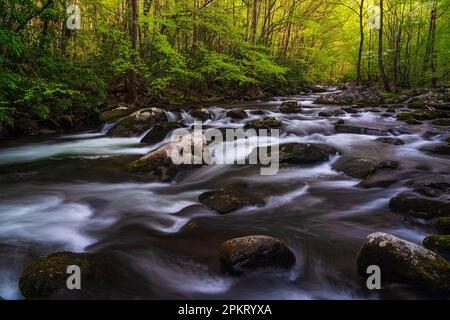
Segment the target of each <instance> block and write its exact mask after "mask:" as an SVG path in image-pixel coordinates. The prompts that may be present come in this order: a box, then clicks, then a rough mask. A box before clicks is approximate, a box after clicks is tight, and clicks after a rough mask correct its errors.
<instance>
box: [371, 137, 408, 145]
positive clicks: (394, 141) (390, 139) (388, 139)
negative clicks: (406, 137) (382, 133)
mask: <svg viewBox="0 0 450 320" xmlns="http://www.w3.org/2000/svg"><path fill="white" fill-rule="evenodd" d="M375 141H378V142H381V143H387V144H393V145H396V146H400V145H402V144H405V143H404V142H403V141H402V140H401V139H399V138H394V137H380V138H376V139H375Z"/></svg>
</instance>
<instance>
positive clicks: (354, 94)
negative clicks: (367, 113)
mask: <svg viewBox="0 0 450 320" xmlns="http://www.w3.org/2000/svg"><path fill="white" fill-rule="evenodd" d="M382 102H383V98H382V97H381V95H380V93H379V92H378V91H377V90H375V89H367V88H348V89H346V90H343V91H341V92H335V93H330V94H324V95H322V96H320V97H319V98H318V99H316V101H314V103H316V104H335V105H352V104H356V105H373V106H377V105H380V104H381V103H382Z"/></svg>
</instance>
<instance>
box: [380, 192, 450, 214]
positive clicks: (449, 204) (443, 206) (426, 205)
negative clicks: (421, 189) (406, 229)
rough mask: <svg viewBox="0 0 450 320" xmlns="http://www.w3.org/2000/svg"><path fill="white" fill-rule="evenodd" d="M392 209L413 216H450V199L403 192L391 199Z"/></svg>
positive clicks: (390, 205)
mask: <svg viewBox="0 0 450 320" xmlns="http://www.w3.org/2000/svg"><path fill="white" fill-rule="evenodd" d="M389 207H390V208H391V210H392V211H394V212H397V213H401V214H408V215H411V216H413V217H418V218H425V219H432V218H436V217H448V216H450V201H447V200H438V199H430V198H423V197H417V196H415V195H408V194H401V195H399V196H397V197H394V198H392V199H391V200H390V201H389Z"/></svg>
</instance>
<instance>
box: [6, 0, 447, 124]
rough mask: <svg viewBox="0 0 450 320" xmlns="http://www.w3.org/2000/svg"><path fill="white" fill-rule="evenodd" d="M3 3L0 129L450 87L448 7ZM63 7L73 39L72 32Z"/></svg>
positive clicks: (233, 1)
mask: <svg viewBox="0 0 450 320" xmlns="http://www.w3.org/2000/svg"><path fill="white" fill-rule="evenodd" d="M0 2H1V6H0V51H1V55H0V124H1V123H3V124H7V125H13V122H14V121H15V119H17V118H20V115H21V114H32V115H34V116H36V117H40V118H43V119H45V118H47V117H48V116H49V114H51V113H52V112H68V110H71V109H72V108H75V107H77V108H80V107H82V108H88V109H95V108H97V106H98V103H99V102H101V101H104V100H106V99H107V97H108V96H110V95H111V94H112V93H114V92H116V91H120V90H123V91H126V92H127V95H126V96H127V99H128V101H129V102H132V103H134V102H136V101H137V99H138V98H139V97H146V98H147V99H150V100H152V99H153V100H158V99H163V100H165V101H190V100H195V97H202V98H203V99H205V98H208V99H211V100H214V99H215V97H222V98H237V97H243V96H245V97H249V98H260V97H263V96H264V95H275V94H287V93H291V92H299V91H301V88H302V87H303V86H305V85H307V84H308V83H316V84H336V83H341V82H348V81H355V82H356V83H357V84H363V85H380V87H382V88H384V90H386V91H394V92H396V91H399V90H402V89H409V88H416V87H436V86H440V85H447V84H448V80H449V68H448V63H447V57H448V56H449V55H450V48H449V44H450V39H449V37H450V36H449V32H448V30H449V21H450V19H449V14H448V6H449V1H447V0H431V1H430V0H426V1H425V0H417V1H416V0H414V1H413V0H384V1H383V0H381V1H368V0H177V1H175V0H73V1H68V2H66V1H59V0H0ZM70 5H77V6H78V8H79V12H80V19H79V22H80V25H79V28H75V29H71V28H68V19H70V17H71V14H73V12H70V11H69V10H68V6H70ZM377 8H378V10H377ZM380 9H381V10H380ZM380 15H381V17H382V19H381V21H380V22H381V25H380V28H381V29H377V28H373V27H372V28H369V27H370V24H369V23H368V22H369V21H370V19H373V18H374V17H375V18H376V19H378V18H377V17H380ZM380 31H381V32H380ZM380 35H382V37H380Z"/></svg>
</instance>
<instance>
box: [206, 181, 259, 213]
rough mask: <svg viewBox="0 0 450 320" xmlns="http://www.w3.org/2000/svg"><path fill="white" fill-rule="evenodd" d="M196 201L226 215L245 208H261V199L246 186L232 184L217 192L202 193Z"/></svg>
mask: <svg viewBox="0 0 450 320" xmlns="http://www.w3.org/2000/svg"><path fill="white" fill-rule="evenodd" d="M198 200H199V201H200V203H201V204H203V205H205V206H207V207H208V208H211V209H214V210H215V211H217V212H219V213H221V214H226V213H230V212H232V211H236V210H239V209H241V208H244V207H247V206H263V205H265V202H264V200H263V199H261V198H259V197H258V196H256V195H254V194H253V193H252V192H251V191H250V187H249V186H247V185H246V184H233V185H230V186H227V187H224V188H221V189H219V190H215V191H207V192H205V193H202V194H201V195H200V196H199V197H198Z"/></svg>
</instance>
